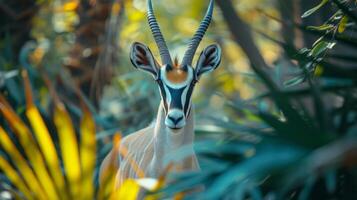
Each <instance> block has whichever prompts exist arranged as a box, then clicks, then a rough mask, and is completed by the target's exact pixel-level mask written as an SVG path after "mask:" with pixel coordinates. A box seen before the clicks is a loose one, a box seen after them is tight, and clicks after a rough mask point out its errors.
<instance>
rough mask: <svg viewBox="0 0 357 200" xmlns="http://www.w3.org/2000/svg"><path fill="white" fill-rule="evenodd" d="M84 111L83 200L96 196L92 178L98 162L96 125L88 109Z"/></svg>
mask: <svg viewBox="0 0 357 200" xmlns="http://www.w3.org/2000/svg"><path fill="white" fill-rule="evenodd" d="M83 107H84V106H83ZM82 110H83V111H84V113H83V117H82V121H81V126H80V129H81V138H82V140H81V147H80V159H81V167H82V190H83V193H82V199H91V198H93V194H94V188H93V183H92V178H93V172H94V170H95V160H96V156H95V155H96V139H95V124H94V121H93V118H92V115H91V113H90V112H89V110H88V108H87V107H84V108H83V109H82Z"/></svg>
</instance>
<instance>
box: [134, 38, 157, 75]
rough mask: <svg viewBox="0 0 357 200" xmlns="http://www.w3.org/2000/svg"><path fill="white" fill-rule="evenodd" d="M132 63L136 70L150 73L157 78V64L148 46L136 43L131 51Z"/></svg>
mask: <svg viewBox="0 0 357 200" xmlns="http://www.w3.org/2000/svg"><path fill="white" fill-rule="evenodd" d="M130 61H131V63H132V64H133V65H134V67H135V68H137V69H141V70H143V71H146V72H149V73H150V74H151V75H153V76H154V77H157V74H158V66H157V63H156V61H155V58H154V56H153V55H152V53H151V51H150V49H149V47H147V46H146V45H144V44H142V43H139V42H134V43H133V44H132V45H131V49H130Z"/></svg>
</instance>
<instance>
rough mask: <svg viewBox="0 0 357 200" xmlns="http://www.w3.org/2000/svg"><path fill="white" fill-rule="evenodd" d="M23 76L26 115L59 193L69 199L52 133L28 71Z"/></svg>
mask: <svg viewBox="0 0 357 200" xmlns="http://www.w3.org/2000/svg"><path fill="white" fill-rule="evenodd" d="M22 77H23V79H24V88H25V96H26V116H27V118H28V120H29V122H30V124H31V126H32V129H33V130H34V133H35V136H36V138H37V141H38V143H39V147H40V150H41V151H42V153H43V155H44V158H45V161H46V164H47V166H48V169H49V171H50V173H51V175H52V177H53V179H54V182H55V183H56V187H57V191H58V193H59V194H60V195H61V197H62V198H67V199H68V195H67V194H68V193H67V191H66V187H65V180H64V178H63V176H62V173H58V172H60V171H61V167H60V163H59V159H58V156H57V151H56V148H55V145H54V143H53V141H52V138H51V136H50V133H49V131H48V129H47V127H46V125H45V122H44V121H43V119H42V117H41V115H40V112H39V111H38V109H37V108H36V107H35V105H34V103H33V100H32V92H31V85H30V81H29V79H28V75H27V73H26V71H23V72H22Z"/></svg>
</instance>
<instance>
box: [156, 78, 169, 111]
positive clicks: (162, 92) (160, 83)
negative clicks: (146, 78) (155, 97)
mask: <svg viewBox="0 0 357 200" xmlns="http://www.w3.org/2000/svg"><path fill="white" fill-rule="evenodd" d="M157 83H158V85H159V89H160V94H161V98H162V100H163V103H164V110H165V113H166V114H167V111H168V106H167V102H166V92H165V89H164V85H163V83H162V81H161V80H160V79H158V80H157Z"/></svg>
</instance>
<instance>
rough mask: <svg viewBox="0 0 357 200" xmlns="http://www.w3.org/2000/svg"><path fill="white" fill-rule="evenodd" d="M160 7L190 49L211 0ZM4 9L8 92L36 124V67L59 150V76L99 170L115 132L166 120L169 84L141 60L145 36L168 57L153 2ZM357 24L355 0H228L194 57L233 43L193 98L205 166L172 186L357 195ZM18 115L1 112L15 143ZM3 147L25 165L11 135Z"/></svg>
mask: <svg viewBox="0 0 357 200" xmlns="http://www.w3.org/2000/svg"><path fill="white" fill-rule="evenodd" d="M153 6H154V10H155V14H156V17H157V20H158V22H159V24H160V27H161V30H162V32H163V34H164V36H165V39H166V42H167V44H168V47H169V49H170V52H171V55H172V56H173V57H174V56H177V57H178V58H179V60H180V59H182V57H183V54H184V52H185V50H186V48H187V45H188V43H189V40H190V39H191V37H192V36H193V34H194V33H195V31H196V29H197V27H198V26H199V23H200V21H201V19H202V18H203V16H204V14H205V11H206V9H207V6H208V1H207V0H180V1H175V0H153ZM0 16H1V17H0V24H1V26H0V52H1V53H0V91H1V95H2V97H4V98H6V99H7V101H8V103H9V104H10V106H11V107H12V108H13V110H14V111H15V112H16V113H17V114H18V115H19V116H20V118H21V119H23V120H24V123H25V124H26V123H28V121H27V119H26V116H25V113H26V109H27V108H26V106H27V103H28V102H27V101H26V96H25V91H24V87H23V81H22V79H23V78H22V77H21V71H22V70H26V71H27V73H28V77H29V80H30V82H31V85H32V92H33V97H34V99H33V100H34V104H35V105H36V106H37V107H38V109H39V112H40V113H41V116H42V117H43V119H44V121H45V124H46V126H48V129H49V130H50V132H51V137H52V139H53V140H54V144H55V148H56V149H58V148H59V147H58V145H57V143H58V140H60V139H59V138H58V137H57V136H56V134H55V133H56V132H57V131H56V129H55V128H54V127H55V125H54V124H55V123H54V122H53V120H52V117H53V110H54V109H55V108H54V107H55V106H54V102H53V100H54V97H53V95H51V92H50V90H49V85H51V86H52V87H53V88H54V90H55V91H56V93H57V96H58V98H59V99H60V100H61V102H63V104H64V105H65V107H66V109H67V110H68V112H69V115H70V117H71V119H72V123H73V126H74V128H75V130H76V131H77V135H76V136H77V138H78V139H80V138H81V137H83V136H82V135H81V134H80V133H78V129H79V123H80V118H81V116H82V115H83V112H82V111H81V104H83V102H85V104H86V106H88V108H89V110H90V111H91V113H92V115H93V118H94V121H95V124H96V143H97V150H96V151H97V157H96V160H97V162H96V168H95V169H96V170H95V172H96V173H97V171H98V166H99V164H100V162H101V161H102V160H103V158H104V156H105V155H106V154H107V153H108V152H109V150H110V149H111V148H112V146H113V144H112V137H113V135H114V134H115V133H118V132H120V133H121V134H122V135H127V134H129V133H132V132H134V131H136V130H139V129H142V128H144V127H146V126H147V125H148V124H150V123H151V122H152V121H153V120H154V118H155V116H156V112H157V109H158V105H159V101H160V95H159V91H158V89H157V86H156V84H155V82H154V80H153V79H152V77H151V76H150V75H148V74H146V73H143V72H141V71H138V70H136V69H135V68H134V67H133V66H132V64H131V63H130V60H129V50H130V45H131V44H132V43H133V42H135V41H138V42H142V43H144V44H146V45H148V46H149V47H150V49H151V50H152V51H153V54H154V55H155V57H156V58H159V53H158V50H157V47H156V44H155V42H154V40H153V36H152V34H151V32H150V30H149V26H148V23H147V20H146V1H145V0H81V1H80V0H11V1H9V0H0ZM356 22H357V12H356V2H355V1H353V0H216V1H215V9H214V16H213V21H212V23H211V25H210V27H209V29H208V31H207V33H206V35H205V37H204V39H203V41H202V42H201V44H200V46H199V48H198V50H197V52H196V57H195V59H194V62H193V63H195V60H196V59H197V57H198V55H199V54H200V52H201V50H203V48H204V47H206V46H208V45H210V44H212V43H218V44H219V45H220V46H221V48H222V62H221V64H220V67H219V68H218V69H217V70H216V71H214V72H213V73H210V74H209V75H206V76H204V77H203V78H202V80H201V81H200V82H199V84H198V85H197V87H196V88H195V91H194V96H193V102H194V104H195V109H196V127H195V133H196V138H197V140H198V141H202V143H199V145H198V147H197V148H198V152H200V155H199V158H200V163H201V166H202V169H205V170H204V171H203V173H198V174H190V175H182V176H178V177H176V179H175V181H177V183H178V184H172V185H168V187H167V188H165V190H164V191H165V192H167V195H168V196H170V195H172V194H174V193H177V192H178V191H184V190H186V189H188V188H190V187H193V185H198V184H204V185H205V188H206V189H207V191H206V192H205V193H199V194H195V195H196V196H195V195H192V196H191V197H190V195H188V197H187V198H193V199H343V200H344V199H351V200H352V199H357V190H356V188H357V174H356V165H357V141H356V140H357V123H356V122H357V112H356V110H357V92H356V80H357V67H356V64H357V57H356V55H357V35H356V30H357V26H356ZM46 80H48V81H47V83H46ZM1 105H2V104H0V107H1ZM3 105H5V104H3ZM11 123H12V122H11V120H8V119H7V118H5V117H1V118H0V125H1V126H2V127H3V128H4V129H5V130H6V131H7V132H8V134H9V135H10V137H11V138H12V140H13V141H14V142H15V141H16V140H17V139H16V137H15V136H14V134H13V133H12V132H13V131H12V129H11V126H12V125H11ZM212 142H213V143H212ZM15 143H16V142H15ZM212 144H214V145H213V146H212V148H210V149H207V145H212ZM17 146H19V144H17ZM205 147H206V148H205ZM19 149H21V147H19ZM0 151H1V154H0V155H1V156H4V158H5V160H8V161H9V162H10V164H12V165H13V166H15V164H14V163H13V161H11V158H10V157H9V156H8V154H9V153H8V152H6V150H4V149H2V148H1V145H0ZM21 151H23V150H21ZM59 159H60V160H61V158H59ZM60 162H62V161H60ZM0 166H1V165H0ZM0 170H1V171H3V169H1V167H0ZM94 177H96V175H95V176H94ZM0 178H1V179H0V181H1V182H2V184H1V187H0V191H1V189H3V190H9V188H13V184H12V183H11V181H10V180H9V179H8V178H7V176H6V175H4V173H0ZM94 182H97V179H96V178H94ZM15 188H16V187H15ZM14 190H16V189H14ZM10 191H11V190H10ZM208 197H209V198H208ZM0 199H1V196H0Z"/></svg>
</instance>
